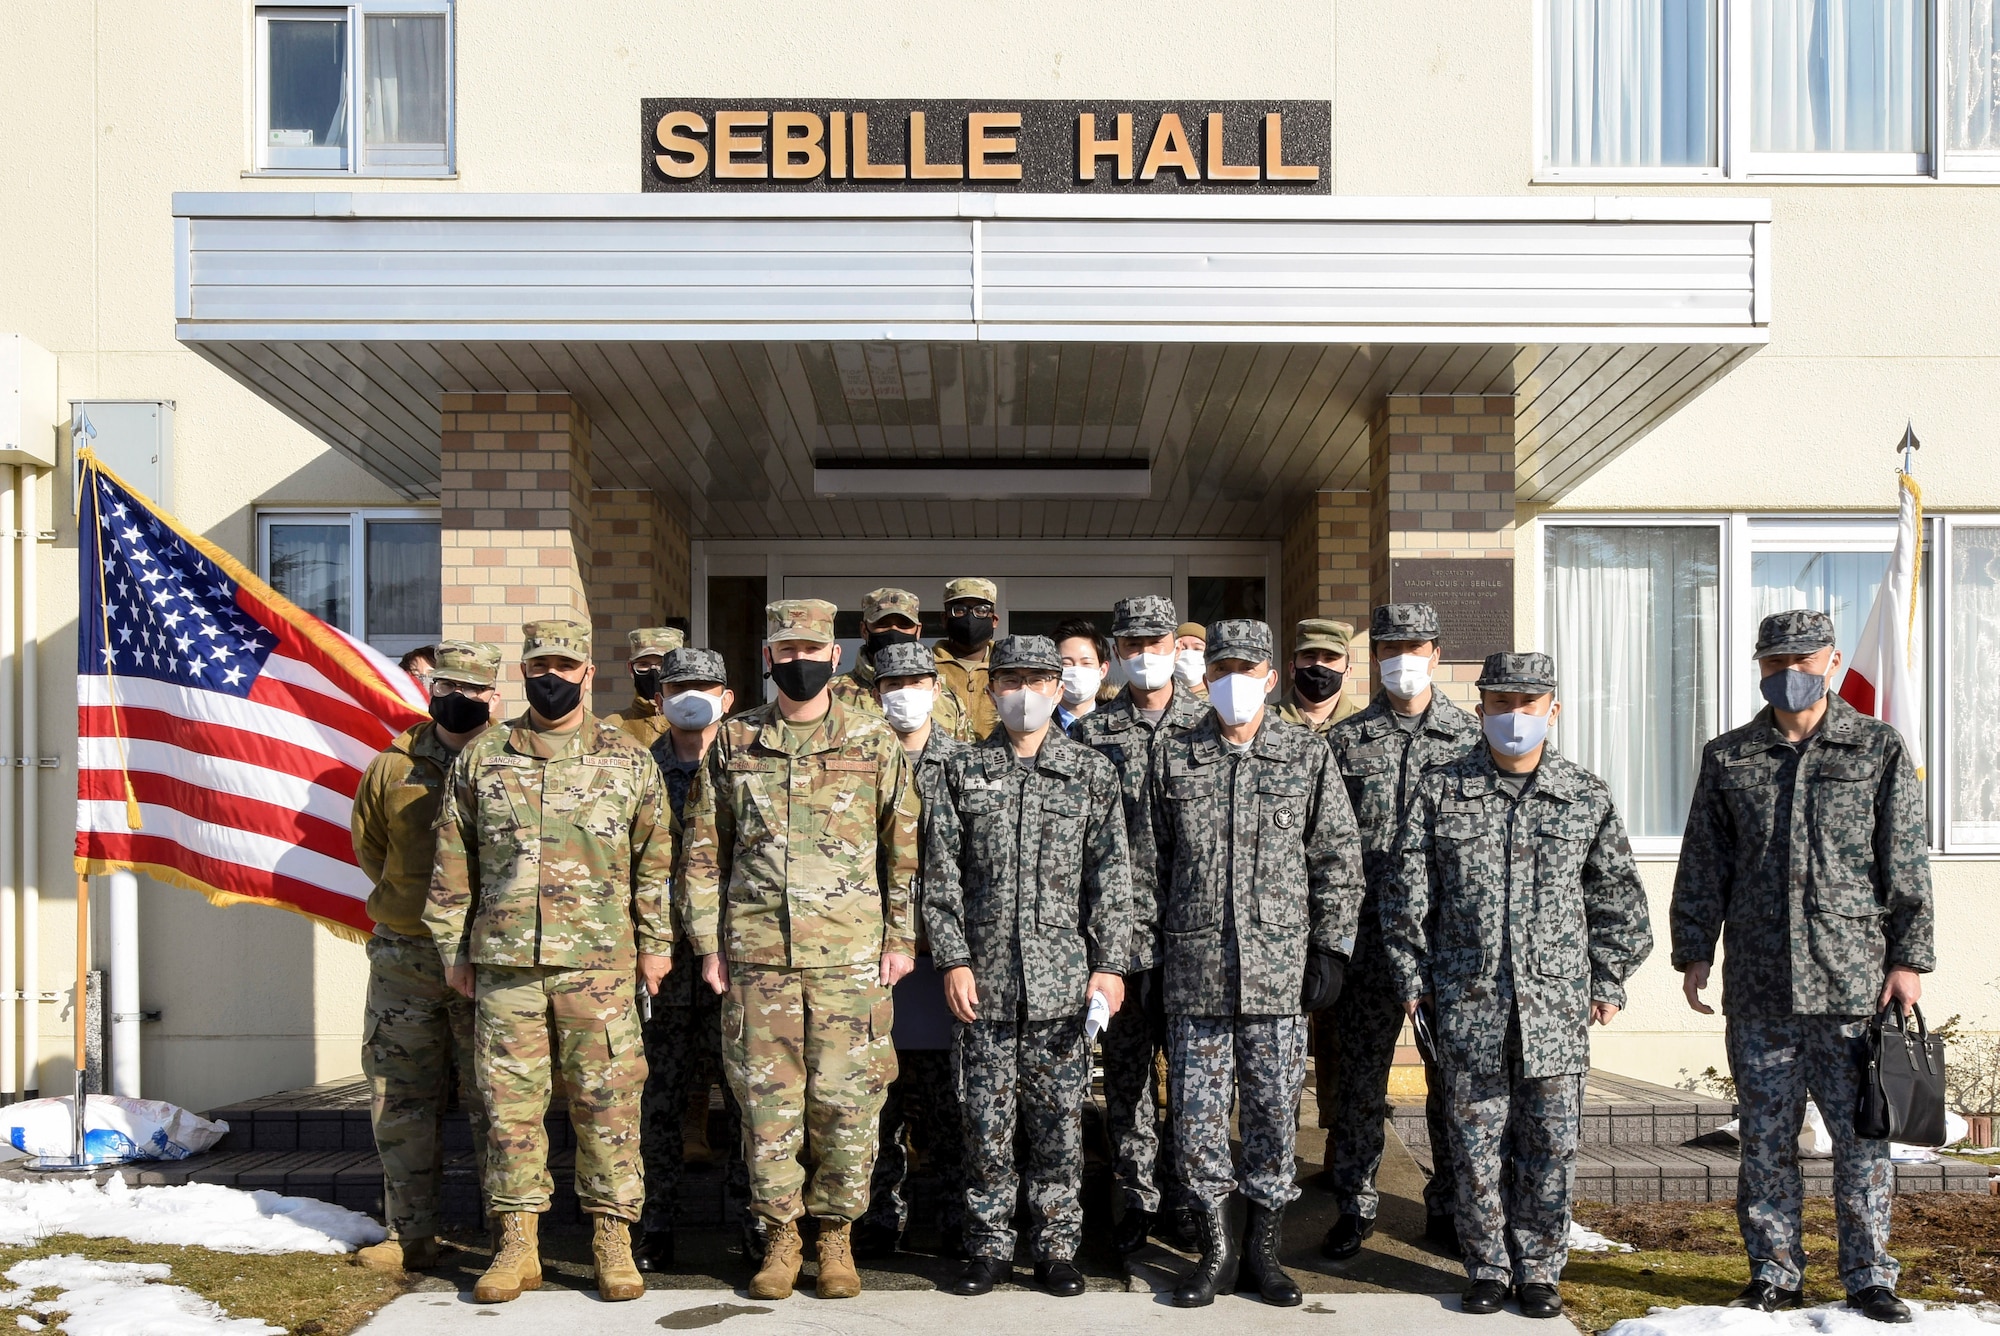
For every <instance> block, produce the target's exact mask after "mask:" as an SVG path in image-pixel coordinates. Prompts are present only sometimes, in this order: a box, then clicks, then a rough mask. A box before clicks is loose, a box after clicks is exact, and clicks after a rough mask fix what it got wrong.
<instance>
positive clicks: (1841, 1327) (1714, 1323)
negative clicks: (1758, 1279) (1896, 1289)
mask: <svg viewBox="0 0 2000 1336" xmlns="http://www.w3.org/2000/svg"><path fill="white" fill-rule="evenodd" d="M1906 1302H1908V1303H1909V1305H1910V1311H1911V1313H1912V1314H1914V1315H1915V1318H1916V1321H1915V1322H1914V1323H1913V1324H1912V1325H1911V1328H1910V1330H1911V1331H1912V1332H1913V1333H1916V1336H1994V1328H1995V1327H1996V1326H2000V1307H1996V1306H1995V1305H1993V1304H1978V1305H1970V1304H1923V1303H1918V1302H1916V1301H1915V1300H1908V1301H1906ZM1881 1331H1882V1328H1881V1326H1880V1325H1878V1324H1877V1323H1874V1322H1870V1321H1869V1320H1868V1319H1867V1318H1865V1317H1863V1316H1862V1315H1861V1314H1859V1313H1857V1312H1855V1311H1854V1310H1853V1309H1851V1308H1849V1307H1848V1306H1847V1304H1846V1303H1845V1302H1844V1301H1843V1302H1841V1303H1836V1304H1826V1305H1824V1306H1822V1307H1819V1308H1804V1309H1790V1310H1786V1311H1781V1312H1776V1313H1759V1312H1757V1311H1756V1310H1754V1309H1749V1308H1716V1307H1710V1306H1707V1305H1701V1304H1690V1305H1689V1306H1687V1307H1686V1308H1655V1309H1653V1310H1652V1311H1651V1312H1649V1313H1647V1314H1646V1316H1644V1317H1628V1318H1626V1319H1625V1320H1624V1321H1623V1322H1620V1323H1618V1324H1616V1325H1615V1326H1613V1327H1612V1328H1611V1330H1610V1331H1608V1332H1606V1333H1605V1336H1799V1334H1800V1333H1815V1334H1816V1336H1880V1333H1881Z"/></svg>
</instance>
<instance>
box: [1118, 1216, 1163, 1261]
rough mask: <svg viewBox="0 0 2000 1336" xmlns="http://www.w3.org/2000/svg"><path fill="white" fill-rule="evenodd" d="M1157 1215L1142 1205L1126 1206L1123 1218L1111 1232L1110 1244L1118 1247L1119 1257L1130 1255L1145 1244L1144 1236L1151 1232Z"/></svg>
mask: <svg viewBox="0 0 2000 1336" xmlns="http://www.w3.org/2000/svg"><path fill="white" fill-rule="evenodd" d="M1157 1218H1158V1217H1157V1216H1155V1215H1154V1214H1153V1213H1152V1212H1151V1211H1149V1210H1147V1209H1146V1208H1145V1207H1143V1206H1127V1207H1126V1208H1125V1215H1124V1218H1123V1219H1121V1220H1119V1222H1118V1227H1117V1228H1116V1229H1115V1230H1113V1231H1112V1233H1111V1243H1112V1246H1114V1247H1115V1248H1117V1249H1118V1255H1119V1256H1120V1257H1130V1256H1131V1255H1132V1254H1133V1253H1135V1252H1138V1251H1139V1249H1141V1248H1143V1247H1145V1246H1146V1238H1147V1236H1148V1235H1150V1234H1151V1233H1152V1232H1153V1221H1154V1220H1156V1219H1157Z"/></svg>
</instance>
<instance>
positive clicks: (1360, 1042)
mask: <svg viewBox="0 0 2000 1336" xmlns="http://www.w3.org/2000/svg"><path fill="white" fill-rule="evenodd" d="M1369 638H1370V639H1371V641H1383V640H1432V641H1435V640H1437V639H1439V628H1438V624H1437V613H1436V611H1435V610H1433V609H1432V608H1431V607H1430V605H1428V604H1387V605H1384V606H1382V607H1379V608H1377V609H1375V615H1374V618H1373V620H1372V622H1371V625H1370V628H1369ZM1399 718H1400V717H1399V716H1398V715H1397V714H1396V713H1395V710H1394V708H1393V707H1392V706H1391V705H1390V703H1389V697H1388V695H1387V694H1386V693H1384V692H1379V691H1378V692H1377V693H1376V694H1375V699H1374V700H1373V701H1371V702H1370V703H1369V705H1368V708H1367V709H1365V710H1363V711H1361V712H1360V713H1359V714H1357V715H1354V716H1352V717H1351V718H1349V719H1346V720H1343V721H1342V722H1341V724H1340V725H1339V726H1338V727H1337V728H1335V729H1334V730H1333V731H1332V733H1331V734H1330V735H1329V737H1328V742H1329V744H1330V745H1331V746H1332V747H1333V759H1334V764H1335V765H1336V766H1337V767H1338V769H1339V770H1340V777H1341V780H1342V782H1344V783H1345V784H1346V786H1347V800H1348V802H1349V803H1351V804H1352V805H1353V807H1354V820H1355V823H1356V824H1357V825H1358V826H1360V828H1361V867H1362V871H1363V872H1364V873H1365V874H1366V876H1367V878H1368V894H1367V896H1366V897H1365V898H1363V900H1362V902H1361V929H1360V931H1359V932H1358V933H1357V934H1356V935H1355V940H1354V959H1353V961H1352V963H1351V964H1350V965H1349V967H1348V971H1347V986H1346V988H1345V989H1344V990H1343V991H1342V993H1341V995H1340V1005H1339V1006H1337V1007H1329V1008H1328V1009H1327V1010H1325V1011H1322V1012H1320V1013H1319V1014H1318V1015H1317V1016H1316V1017H1315V1018H1314V1021H1315V1026H1316V1031H1315V1035H1314V1038H1315V1041H1316V1043H1315V1047H1314V1060H1315V1063H1316V1065H1317V1068H1318V1075H1319V1109H1320V1122H1321V1125H1322V1126H1324V1127H1325V1128H1326V1129H1327V1131H1328V1133H1329V1135H1328V1137H1327V1179H1328V1184H1329V1187H1330V1188H1331V1190H1332V1192H1333V1196H1334V1200H1335V1202H1336V1203H1337V1204H1338V1207H1339V1209H1340V1210H1341V1211H1342V1212H1343V1213H1350V1214H1353V1215H1356V1216H1359V1217H1361V1218H1362V1219H1365V1220H1372V1219H1374V1218H1375V1212H1376V1206H1377V1203H1378V1200H1379V1199H1378V1197H1377V1194H1376V1191H1375V1173H1376V1170H1377V1169H1378V1168H1379V1167H1380V1166H1381V1163H1382V1146H1383V1134H1382V1122H1383V1119H1384V1118H1386V1117H1387V1116H1388V1108H1387V1106H1388V1091H1389V1070H1390V1068H1391V1066H1393V1065H1394V1062H1395V1056H1396V1038H1397V1036H1398V1035H1399V1034H1401V1033H1402V1028H1403V1022H1404V1014H1403V1002H1402V999H1401V998H1400V997H1399V996H1397V993H1396V987H1395V982H1394V981H1393V980H1392V979H1391V978H1390V977H1389V962H1388V958H1387V957H1386V956H1385V955H1384V954H1383V951H1382V927H1381V923H1382V920H1381V896H1382V887H1383V885H1384V884H1385V883H1386V882H1387V880H1388V877H1389V873H1390V870H1391V868H1392V867H1393V866H1394V863H1395V856H1396V853H1395V851H1396V837H1397V836H1398V835H1399V834H1401V833H1402V829H1403V818H1404V816H1405V814H1406V813H1407V812H1408V811H1409V806H1410V800H1411V799H1412V798H1413V797H1414V796H1415V794H1416V791H1417V785H1418V783H1419V782H1420V781H1421V780H1422V779H1423V777H1424V775H1425V774H1427V773H1428V772H1430V771H1431V770H1434V769H1436V768H1437V767H1438V766H1441V765H1445V764H1447V763H1449V762H1451V761H1456V760H1458V759H1460V758H1461V757H1463V756H1464V755H1466V753H1468V752H1469V751H1471V750H1472V749H1473V748H1475V747H1478V746H1481V745H1483V744H1482V742H1481V739H1480V732H1479V721H1478V720H1477V719H1475V718H1474V717H1473V716H1472V715H1470V714H1467V713H1466V712H1465V711H1464V710H1461V709H1460V708H1458V706H1456V705H1454V704H1452V703H1451V701H1449V700H1447V699H1446V698H1445V695H1444V693H1443V692H1442V691H1437V690H1433V691H1432V692H1431V699H1430V704H1429V705H1428V706H1426V707H1425V709H1424V712H1423V714H1422V716H1421V717H1420V719H1419V721H1418V723H1417V725H1416V727H1415V728H1414V729H1411V728H1407V727H1404V723H1407V720H1404V721H1403V722H1399ZM1425 1084H1426V1087H1427V1093H1426V1096H1425V1099H1424V1113H1425V1115H1426V1120H1427V1121H1428V1122H1429V1124H1430V1129H1429V1130H1430V1143H1431V1165H1432V1168H1431V1178H1430V1181H1429V1182H1428V1183H1426V1184H1425V1185H1424V1204H1425V1206H1426V1207H1427V1208H1428V1209H1429V1213H1430V1214H1432V1215H1439V1216H1450V1215H1452V1214H1453V1213H1454V1212H1455V1211H1456V1209H1457V1201H1458V1186H1457V1179H1456V1177H1455V1176H1454V1174H1453V1173H1452V1162H1451V1137H1450V1132H1449V1120H1448V1118H1447V1104H1446V1100H1445V1089H1444V1082H1443V1080H1442V1079H1440V1077H1439V1074H1438V1072H1437V1070H1436V1069H1435V1068H1434V1067H1431V1066H1430V1065H1429V1064H1428V1063H1426V1066H1425Z"/></svg>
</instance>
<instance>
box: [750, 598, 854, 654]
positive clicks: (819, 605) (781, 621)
mask: <svg viewBox="0 0 2000 1336" xmlns="http://www.w3.org/2000/svg"><path fill="white" fill-rule="evenodd" d="M837 611H839V609H837V608H835V607H834V606H833V604H831V603H829V602H827V601H826V600H825V599H823V598H781V599H779V600H778V601H777V602H776V603H767V604H765V605H764V639H765V640H767V641H770V642H772V643H776V642H777V641H780V640H806V641H810V642H811V643H813V644H815V645H826V644H831V643H832V642H833V615H834V613H835V612H837Z"/></svg>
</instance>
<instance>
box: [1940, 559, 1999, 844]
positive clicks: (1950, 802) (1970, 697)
mask: <svg viewBox="0 0 2000 1336" xmlns="http://www.w3.org/2000/svg"><path fill="white" fill-rule="evenodd" d="M1951 595H1952V601H1951V662H1950V663H1948V664H1947V665H1946V669H1947V676H1946V682H1947V685H1946V686H1945V691H1946V693H1947V694H1946V705H1947V708H1948V709H1949V711H1950V715H1951V724H1950V733H1951V751H1952V772H1951V790H1950V793H1949V794H1948V795H1947V803H1946V808H1947V811H1948V812H1949V814H1950V816H1949V821H1950V826H1951V831H1950V837H1951V839H1952V840H1953V841H1954V842H1959V843H1965V844H1986V845H2000V765H1996V764H1995V758H1996V757H2000V675H1996V674H1995V673H1994V665H1995V664H1996V663H2000V528H1995V527H1988V526H1973V525H1955V526H1953V528H1952V531H1951Z"/></svg>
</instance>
